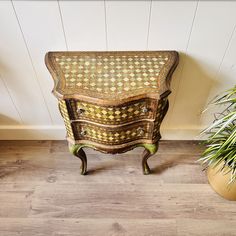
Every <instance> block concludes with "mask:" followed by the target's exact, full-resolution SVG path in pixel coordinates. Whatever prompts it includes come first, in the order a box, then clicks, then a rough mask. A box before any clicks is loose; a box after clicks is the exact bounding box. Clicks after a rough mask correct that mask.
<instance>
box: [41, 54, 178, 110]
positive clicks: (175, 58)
mask: <svg viewBox="0 0 236 236" xmlns="http://www.w3.org/2000/svg"><path fill="white" fill-rule="evenodd" d="M157 52H169V53H172V54H173V58H171V59H172V61H171V62H172V63H170V64H171V66H170V67H163V71H164V72H165V73H164V74H165V75H166V76H164V77H165V78H164V77H163V78H164V79H163V80H161V83H164V84H162V85H160V88H162V90H161V91H159V90H158V89H157V91H156V92H150V91H149V92H148V93H144V94H140V95H135V96H132V97H128V98H125V99H116V100H104V99H101V98H96V97H91V96H89V95H83V94H77V93H76V94H61V93H60V92H58V91H57V88H58V84H59V80H60V77H61V75H60V74H58V72H57V70H56V68H55V65H54V63H53V60H52V54H53V53H58V54H62V55H65V54H76V53H80V54H87V53H97V54H101V53H104V54H105V53H107V54H109V53H120V54H122V53H136V54H137V53H141V54H142V53H150V54H151V53H153V54H155V53H157ZM178 63H179V54H178V52H177V51H106V52H102V51H100V52H96V51H90V52H85V51H84V52H83V51H80V52H47V53H46V55H45V64H46V66H47V68H48V70H49V72H50V73H51V75H52V78H53V80H54V87H53V90H52V93H53V94H54V95H55V96H56V97H57V98H58V99H63V100H67V99H77V100H80V101H84V102H91V103H95V104H97V105H104V106H117V105H122V104H124V103H126V102H130V101H135V100H140V99H144V98H153V99H157V100H158V99H160V98H162V97H163V96H167V95H169V94H170V93H171V90H170V80H171V76H172V74H173V72H174V70H175V69H176V67H177V65H178ZM166 94H167V95H166Z"/></svg>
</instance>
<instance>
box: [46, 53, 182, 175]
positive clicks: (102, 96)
mask: <svg viewBox="0 0 236 236" xmlns="http://www.w3.org/2000/svg"><path fill="white" fill-rule="evenodd" d="M45 61H46V65H47V67H48V69H49V71H50V73H51V75H52V77H53V79H54V89H53V93H54V95H55V96H56V97H57V99H58V103H59V110H60V112H61V115H62V117H63V119H64V123H65V126H66V131H67V140H68V143H69V150H70V152H71V153H72V154H74V155H75V156H77V157H79V158H80V159H81V161H82V165H81V174H85V173H86V172H87V157H86V154H85V152H84V151H83V148H84V147H91V148H93V149H96V150H98V151H101V152H104V153H114V154H115V153H121V152H125V151H128V150H131V149H133V148H135V147H138V146H142V147H144V148H145V149H144V153H143V159H142V167H143V173H144V174H148V173H149V172H150V169H149V166H148V164H147V159H148V158H149V157H150V156H152V155H153V154H154V153H155V152H156V151H157V149H158V142H159V140H160V138H161V135H160V125H161V122H162V120H163V118H164V116H165V114H166V112H167V110H168V100H167V97H168V95H169V94H170V80H171V76H172V73H173V72H174V70H175V68H176V66H177V64H178V53H177V52H175V51H130V52H128V51H124V52H48V53H47V54H46V57H45Z"/></svg>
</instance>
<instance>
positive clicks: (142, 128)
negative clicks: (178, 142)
mask: <svg viewBox="0 0 236 236" xmlns="http://www.w3.org/2000/svg"><path fill="white" fill-rule="evenodd" d="M72 128H73V130H74V134H75V139H76V140H90V141H94V142H97V143H101V144H109V145H117V144H123V143H127V142H130V141H133V140H137V139H151V138H152V130H153V122H148V121H143V122H137V123H134V124H132V125H124V126H119V127H108V126H98V125H94V124H91V123H87V122H72Z"/></svg>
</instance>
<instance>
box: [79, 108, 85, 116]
mask: <svg viewBox="0 0 236 236" xmlns="http://www.w3.org/2000/svg"><path fill="white" fill-rule="evenodd" d="M84 112H85V110H84V109H83V108H78V109H77V113H78V114H79V115H82V114H83V113H84Z"/></svg>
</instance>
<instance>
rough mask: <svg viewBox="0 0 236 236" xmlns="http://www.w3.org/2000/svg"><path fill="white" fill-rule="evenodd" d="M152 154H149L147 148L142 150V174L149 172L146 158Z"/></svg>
mask: <svg viewBox="0 0 236 236" xmlns="http://www.w3.org/2000/svg"><path fill="white" fill-rule="evenodd" d="M152 155H153V154H151V153H150V152H149V151H148V150H147V149H145V150H144V151H143V160H142V167H143V174H144V175H148V174H150V168H149V166H148V163H147V160H148V158H149V157H151V156H152Z"/></svg>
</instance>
